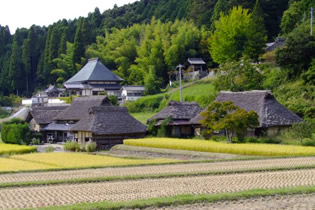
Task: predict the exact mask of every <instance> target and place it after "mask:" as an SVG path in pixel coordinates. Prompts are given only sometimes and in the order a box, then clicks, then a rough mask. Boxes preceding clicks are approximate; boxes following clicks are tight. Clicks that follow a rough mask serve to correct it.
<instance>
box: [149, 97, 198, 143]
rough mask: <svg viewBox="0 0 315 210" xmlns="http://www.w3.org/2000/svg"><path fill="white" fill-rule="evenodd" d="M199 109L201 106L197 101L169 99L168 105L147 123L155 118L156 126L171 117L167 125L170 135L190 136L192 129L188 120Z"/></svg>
mask: <svg viewBox="0 0 315 210" xmlns="http://www.w3.org/2000/svg"><path fill="white" fill-rule="evenodd" d="M200 111H201V108H200V106H199V104H198V103H195V102H177V101H170V102H169V103H168V106H167V107H165V108H164V109H163V110H161V111H160V112H159V113H157V114H156V115H154V116H153V117H151V118H150V119H149V120H148V123H149V122H150V121H152V120H156V126H160V125H161V123H162V122H163V120H165V119H167V118H171V122H169V123H168V126H169V127H170V129H171V132H172V136H176V137H182V136H191V135H193V131H192V127H191V124H190V122H189V121H190V120H191V119H192V118H193V117H194V116H196V115H197V114H199V113H200Z"/></svg>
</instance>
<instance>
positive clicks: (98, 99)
mask: <svg viewBox="0 0 315 210" xmlns="http://www.w3.org/2000/svg"><path fill="white" fill-rule="evenodd" d="M94 106H111V103H110V101H109V99H108V98H107V97H106V96H88V97H79V98H75V99H74V100H73V102H72V104H71V106H69V107H68V108H67V109H65V110H64V111H63V112H61V113H60V114H58V115H57V116H56V117H55V118H54V120H59V121H67V120H74V121H78V120H80V119H81V118H83V117H84V116H86V115H88V114H89V109H90V108H91V107H94Z"/></svg>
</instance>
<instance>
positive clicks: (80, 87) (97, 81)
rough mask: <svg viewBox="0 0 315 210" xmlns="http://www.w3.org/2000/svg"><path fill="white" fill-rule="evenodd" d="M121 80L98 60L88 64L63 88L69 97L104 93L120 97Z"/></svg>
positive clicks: (90, 61)
mask: <svg viewBox="0 0 315 210" xmlns="http://www.w3.org/2000/svg"><path fill="white" fill-rule="evenodd" d="M122 81H123V79H122V78H120V77H119V76H117V75H115V74H114V73H113V72H111V71H110V70H109V69H108V68H107V67H106V66H105V65H104V64H103V63H102V62H101V61H100V60H99V59H98V58H94V59H89V61H88V63H87V64H86V65H85V66H84V67H83V68H82V69H81V70H80V71H79V72H78V73H76V74H75V75H74V76H73V77H72V78H70V79H69V80H68V81H66V82H65V84H64V86H65V88H66V90H67V91H68V92H69V93H70V95H72V94H74V95H81V96H92V95H98V94H99V93H101V92H104V91H106V92H107V95H116V96H120V88H121V85H120V83H121V82H122Z"/></svg>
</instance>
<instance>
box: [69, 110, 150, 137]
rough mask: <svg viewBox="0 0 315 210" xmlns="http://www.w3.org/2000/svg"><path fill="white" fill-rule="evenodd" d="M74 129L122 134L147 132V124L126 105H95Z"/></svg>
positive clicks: (95, 133) (101, 133)
mask: <svg viewBox="0 0 315 210" xmlns="http://www.w3.org/2000/svg"><path fill="white" fill-rule="evenodd" d="M72 131H89V132H92V133H93V134H94V135H122V134H137V133H143V134H144V133H145V132H146V126H145V125H143V124H142V123H141V122H139V121H138V120H136V119H135V118H133V117H132V116H131V115H130V114H129V113H128V110H127V108H126V107H116V106H103V107H93V108H91V109H90V113H89V115H86V116H84V117H83V118H82V119H81V120H80V121H79V122H78V123H77V124H76V125H75V126H74V127H73V128H72Z"/></svg>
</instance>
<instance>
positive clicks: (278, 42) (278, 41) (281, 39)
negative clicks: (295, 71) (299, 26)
mask: <svg viewBox="0 0 315 210" xmlns="http://www.w3.org/2000/svg"><path fill="white" fill-rule="evenodd" d="M285 40H286V38H285V37H278V38H277V39H276V40H275V41H274V42H270V43H267V44H266V51H267V52H271V51H274V50H275V49H277V48H279V47H282V46H283V45H284V43H285Z"/></svg>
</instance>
